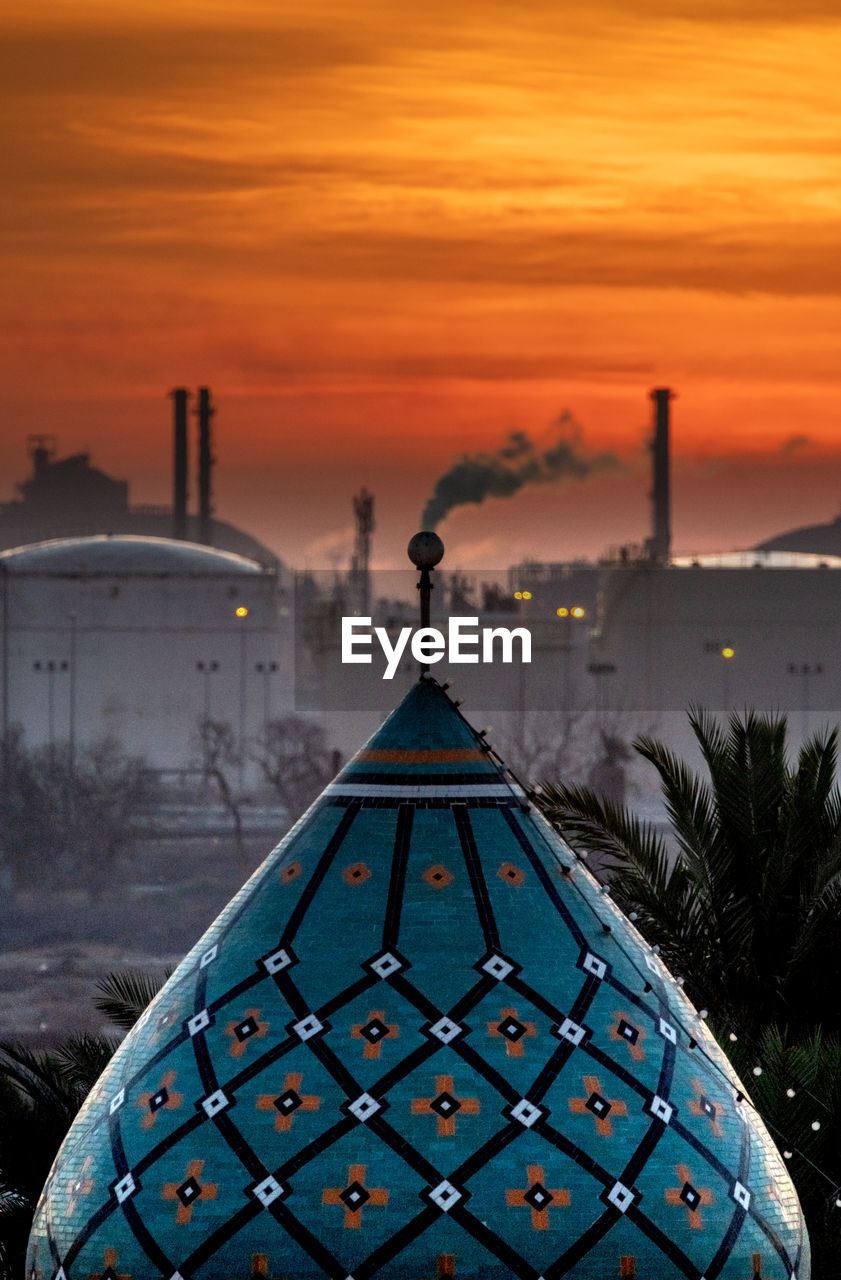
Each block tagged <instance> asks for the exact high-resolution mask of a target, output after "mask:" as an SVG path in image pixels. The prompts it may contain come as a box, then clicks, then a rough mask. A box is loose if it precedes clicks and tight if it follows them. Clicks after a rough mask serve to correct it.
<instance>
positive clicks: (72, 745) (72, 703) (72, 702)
mask: <svg viewBox="0 0 841 1280" xmlns="http://www.w3.org/2000/svg"><path fill="white" fill-rule="evenodd" d="M76 622H77V618H76V614H75V613H71V615H70V688H69V707H68V710H69V725H68V752H69V756H70V771H71V773H72V772H73V770H74V769H75V767H76Z"/></svg>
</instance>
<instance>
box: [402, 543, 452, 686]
mask: <svg viewBox="0 0 841 1280" xmlns="http://www.w3.org/2000/svg"><path fill="white" fill-rule="evenodd" d="M407 550H408V553H409V559H410V560H411V562H412V564H414V565H416V566H417V568H418V569H420V571H421V573H420V581H419V582H418V591H419V592H420V624H421V626H422V627H428V626H429V602H430V601H429V598H430V595H431V593H432V579H431V577H430V570H432V569H434V568H435V566H436V564H438V563H439V562H440V560H441V559H442V558H443V555H444V544H443V542H442V541H441V539H440V538H439V537H438V534H437V533H433V532H432V531H431V530H429V529H425V530H423V531H422V532H421V533H416V534H415V536H414V538H412V540H411V541H410V543H409V546H408V548H407ZM420 670H421V679H423V677H424V676H425V675H427V674H428V673H429V664H428V663H423V662H422V663H421V669H420Z"/></svg>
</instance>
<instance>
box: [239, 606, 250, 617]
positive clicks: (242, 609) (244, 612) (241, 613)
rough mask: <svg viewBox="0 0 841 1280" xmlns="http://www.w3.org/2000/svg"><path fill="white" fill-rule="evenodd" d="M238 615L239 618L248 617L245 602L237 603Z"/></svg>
mask: <svg viewBox="0 0 841 1280" xmlns="http://www.w3.org/2000/svg"><path fill="white" fill-rule="evenodd" d="M237 617H238V618H247V617H248V610H247V609H246V607H245V605H244V604H240V605H237Z"/></svg>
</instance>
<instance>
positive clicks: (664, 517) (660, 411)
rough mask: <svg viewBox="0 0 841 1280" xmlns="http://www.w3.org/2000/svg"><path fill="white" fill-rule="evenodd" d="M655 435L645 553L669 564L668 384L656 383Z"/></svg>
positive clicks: (658, 562)
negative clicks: (648, 532)
mask: <svg viewBox="0 0 841 1280" xmlns="http://www.w3.org/2000/svg"><path fill="white" fill-rule="evenodd" d="M651 399H652V400H653V401H654V439H653V441H652V444H651V461H652V483H653V487H652V490H651V504H652V528H651V537H650V538H649V540H648V554H649V557H650V558H651V560H653V561H654V562H655V563H656V564H668V563H669V557H670V556H671V553H672V518H671V461H670V456H669V403H670V401H671V400H673V399H674V392H673V391H672V390H671V389H670V388H669V387H655V389H654V390H653V391H652V392H651Z"/></svg>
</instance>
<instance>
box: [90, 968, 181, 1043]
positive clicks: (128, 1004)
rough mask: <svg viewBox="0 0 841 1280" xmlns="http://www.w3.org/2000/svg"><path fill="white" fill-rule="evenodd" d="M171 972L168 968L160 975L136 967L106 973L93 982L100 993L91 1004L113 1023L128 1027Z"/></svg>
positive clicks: (124, 1027)
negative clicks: (119, 971)
mask: <svg viewBox="0 0 841 1280" xmlns="http://www.w3.org/2000/svg"><path fill="white" fill-rule="evenodd" d="M170 972H171V970H169V969H167V970H165V971H164V973H163V975H162V976H158V975H157V974H150V973H143V972H140V971H139V970H136V969H127V970H124V971H123V972H121V973H109V974H107V975H106V976H105V977H104V978H101V979H100V980H99V981H98V982H97V984H96V988H97V991H99V992H100V994H99V995H98V996H97V997H96V998H95V999H94V1004H95V1006H96V1008H97V1009H98V1010H99V1012H100V1013H104V1014H105V1016H106V1017H107V1018H108V1019H109V1021H110V1022H113V1023H114V1025H115V1026H117V1027H121V1028H122V1029H123V1030H124V1031H130V1030H131V1028H132V1027H133V1026H134V1024H135V1023H136V1022H137V1019H138V1018H139V1017H140V1015H141V1014H142V1013H143V1011H144V1010H145V1009H146V1007H147V1005H150V1004H151V1003H152V1001H153V1000H154V998H155V996H156V995H157V994H158V992H159V991H160V990H161V987H162V986H163V985H164V983H165V982H166V980H167V978H168V977H169V975H170Z"/></svg>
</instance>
